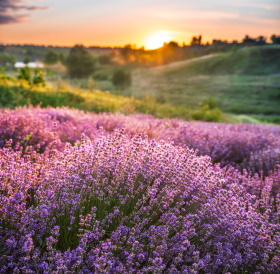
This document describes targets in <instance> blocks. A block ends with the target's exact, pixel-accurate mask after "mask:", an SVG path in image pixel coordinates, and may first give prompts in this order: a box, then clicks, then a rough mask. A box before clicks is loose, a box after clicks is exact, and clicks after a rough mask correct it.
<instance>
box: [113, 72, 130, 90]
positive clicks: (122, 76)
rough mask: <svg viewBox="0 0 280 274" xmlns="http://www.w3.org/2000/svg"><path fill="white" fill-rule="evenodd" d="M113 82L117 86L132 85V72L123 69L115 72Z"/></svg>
mask: <svg viewBox="0 0 280 274" xmlns="http://www.w3.org/2000/svg"><path fill="white" fill-rule="evenodd" d="M112 82H113V85H114V86H116V87H128V86H130V85H131V74H130V73H129V72H126V71H123V70H117V71H115V72H114V74H113V78H112Z"/></svg>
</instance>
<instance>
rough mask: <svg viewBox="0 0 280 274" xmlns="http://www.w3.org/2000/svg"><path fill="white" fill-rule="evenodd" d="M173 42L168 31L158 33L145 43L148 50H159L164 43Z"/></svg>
mask: <svg viewBox="0 0 280 274" xmlns="http://www.w3.org/2000/svg"><path fill="white" fill-rule="evenodd" d="M171 40H172V37H171V36H170V34H169V32H168V31H163V30H161V31H157V32H156V33H153V34H151V35H150V36H149V37H148V38H147V39H146V40H145V42H144V46H145V48H146V49H148V50H150V49H157V48H160V47H161V46H162V45H163V43H165V42H169V41H171Z"/></svg>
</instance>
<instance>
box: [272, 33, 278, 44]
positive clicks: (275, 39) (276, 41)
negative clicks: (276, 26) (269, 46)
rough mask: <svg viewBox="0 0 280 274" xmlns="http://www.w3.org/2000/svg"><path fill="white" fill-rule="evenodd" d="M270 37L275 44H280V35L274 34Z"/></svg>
mask: <svg viewBox="0 0 280 274" xmlns="http://www.w3.org/2000/svg"><path fill="white" fill-rule="evenodd" d="M270 39H271V41H272V43H273V44H280V35H278V36H277V35H275V34H273V35H272V36H271V38H270Z"/></svg>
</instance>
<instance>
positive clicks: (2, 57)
mask: <svg viewBox="0 0 280 274" xmlns="http://www.w3.org/2000/svg"><path fill="white" fill-rule="evenodd" d="M15 62H16V57H15V56H14V55H12V54H8V53H5V52H3V53H2V52H0V67H13V66H14V64H15Z"/></svg>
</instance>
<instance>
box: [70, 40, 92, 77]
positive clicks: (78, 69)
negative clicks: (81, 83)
mask: <svg viewBox="0 0 280 274" xmlns="http://www.w3.org/2000/svg"><path fill="white" fill-rule="evenodd" d="M66 66H67V69H68V73H69V75H70V77H73V78H84V77H88V76H90V75H92V74H93V72H94V69H95V61H94V59H93V57H92V56H91V55H90V54H89V53H88V52H87V50H86V49H85V48H84V47H83V46H82V45H76V46H74V47H73V48H71V50H70V52H69V55H68V57H67V60H66Z"/></svg>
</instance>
